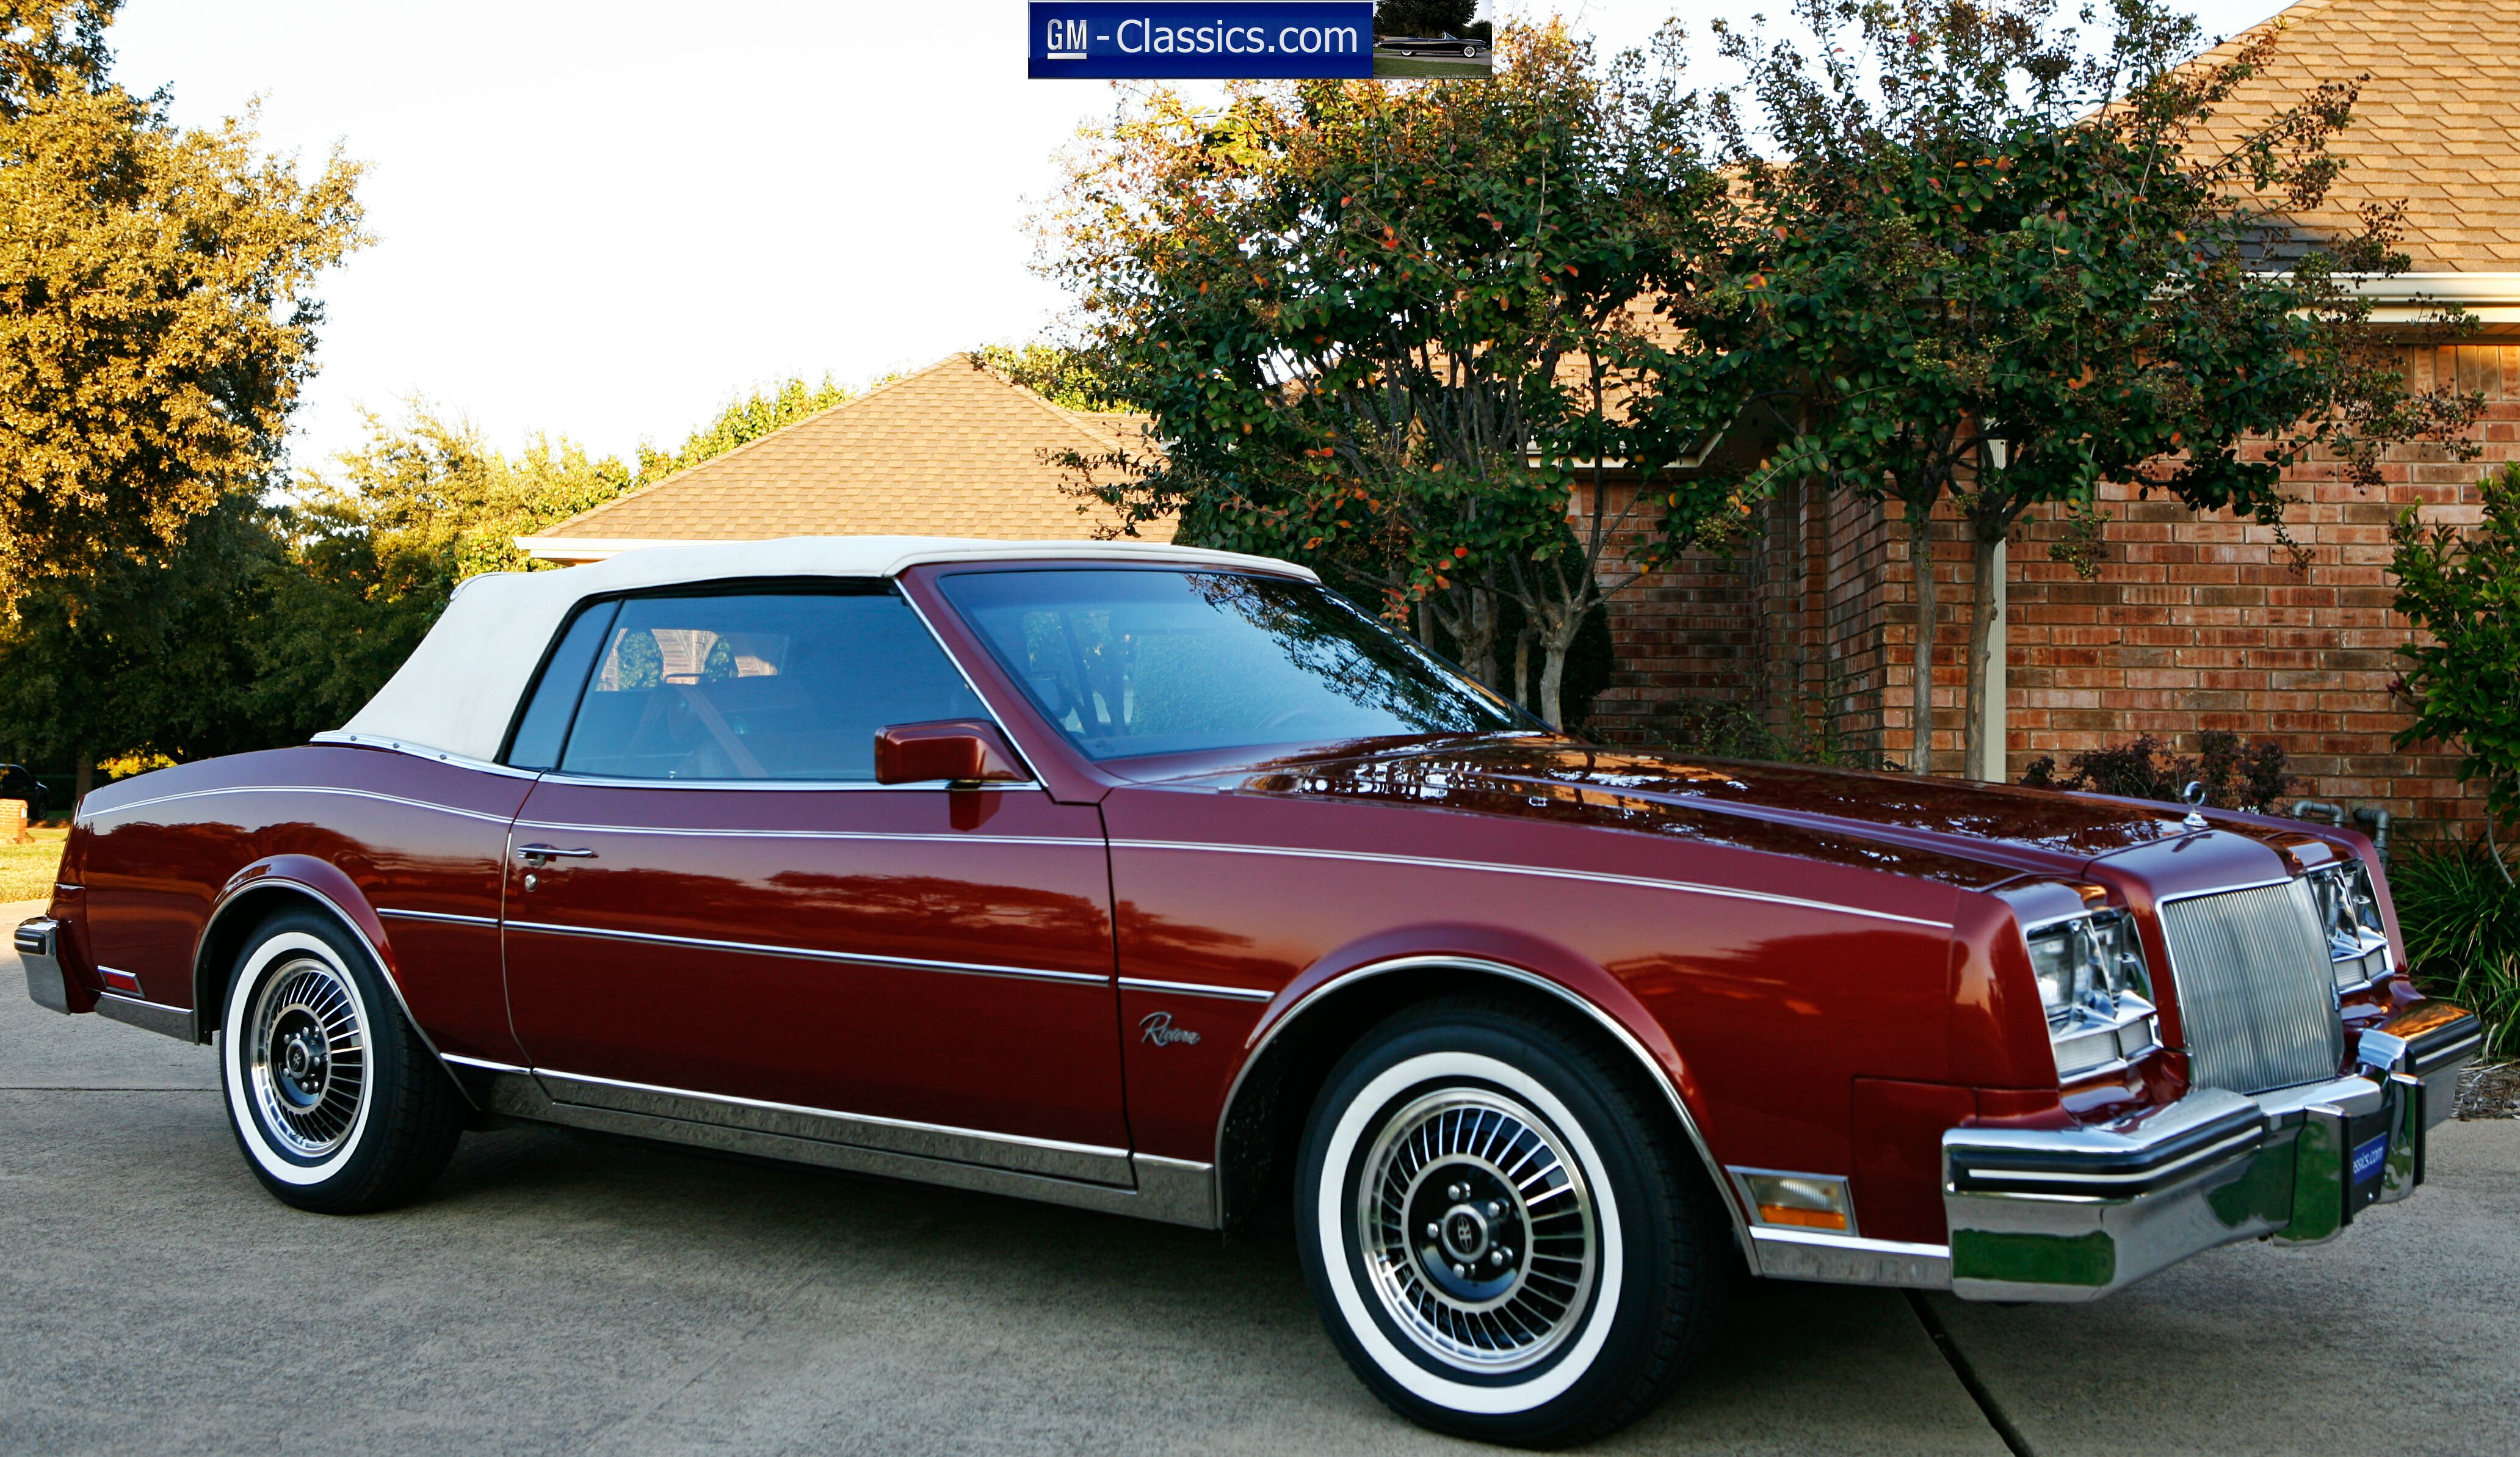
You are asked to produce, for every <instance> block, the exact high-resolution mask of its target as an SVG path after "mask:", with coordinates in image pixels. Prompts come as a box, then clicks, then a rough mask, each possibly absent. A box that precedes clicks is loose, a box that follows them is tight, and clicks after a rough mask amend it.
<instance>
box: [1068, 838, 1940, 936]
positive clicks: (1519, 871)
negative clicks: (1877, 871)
mask: <svg viewBox="0 0 2520 1457" xmlns="http://www.w3.org/2000/svg"><path fill="white" fill-rule="evenodd" d="M1111 848H1112V849H1114V850H1203V851H1206V852H1208V853H1211V854H1219V855H1282V856H1286V857H1289V858H1293V859H1302V860H1350V861H1360V862H1363V863H1365V864H1369V865H1406V866H1410V867H1413V868H1417V869H1425V870H1477V871H1486V872H1488V873H1490V874H1492V875H1523V876H1535V877H1538V878H1540V879H1543V880H1556V881H1582V882H1588V883H1591V884H1594V885H1602V886H1629V887H1634V888H1638V889H1643V890H1677V891H1680V892H1682V893H1684V894H1692V895H1709V896H1715V897H1718V898H1720V899H1725V900H1749V901H1757V902H1759V903H1761V904H1765V905H1784V906H1793V907H1795V908H1797V909H1800V910H1808V911H1822V912H1826V913H1829V914H1832V915H1840V916H1857V917H1862V918H1864V919H1867V920H1872V921H1891V922H1896V923H1898V924H1899V925H1902V926H1921V927H1924V928H1926V929H1928V930H1931V931H1944V932H1948V931H1950V930H1951V929H1952V924H1951V923H1950V922H1948V921H1928V920H1926V919H1924V918H1922V917H1920V916H1902V915H1898V914H1895V913H1893V912H1890V911H1869V910H1865V909H1864V908H1862V907H1860V906H1850V905H1838V904H1834V903H1832V902H1829V901H1824V900H1805V899H1803V898H1802V897H1800V896H1795V895H1778V894H1775V893H1773V892H1770V891H1765V890H1742V889H1737V888H1733V887H1729V886H1708V885H1701V884H1699V883H1697V882H1694V881H1665V880H1655V879H1651V878H1648V877H1644V876H1633V875H1613V874H1610V873H1608V872H1603V871H1589V870H1556V869H1553V868H1551V867H1548V866H1545V865H1499V864H1496V863H1493V862H1490V861H1483V860H1444V859H1436V858H1434V857H1431V856H1426V855H1397V854H1379V853H1373V852H1369V851H1365V850H1324V849H1296V848H1292V847H1289V846H1283V845H1247V844H1208V843H1203V842H1195V841H1181V840H1114V841H1112V842H1111Z"/></svg>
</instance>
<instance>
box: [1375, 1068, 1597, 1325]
mask: <svg viewBox="0 0 2520 1457" xmlns="http://www.w3.org/2000/svg"><path fill="white" fill-rule="evenodd" d="M1561 1145H1562V1140H1561V1139H1560V1138H1559V1136H1558V1135H1557V1134H1556V1133H1555V1132H1553V1130H1552V1129H1551V1128H1550V1126H1549V1124H1548V1123H1547V1122H1546V1121H1545V1120H1543V1119H1542V1118H1541V1117H1540V1116H1538V1115H1537V1114H1535V1113H1533V1112H1532V1111H1531V1110H1530V1109H1528V1108H1526V1107H1524V1106H1523V1105H1522V1104H1520V1103H1518V1102H1516V1101H1514V1100H1513V1099H1512V1098H1510V1097H1508V1096H1506V1095H1505V1094H1502V1093H1499V1092H1496V1091H1493V1090H1491V1089H1488V1088H1468V1087H1455V1088H1446V1089H1443V1090H1441V1091H1438V1092H1433V1093H1429V1094H1426V1095H1424V1096H1422V1097H1420V1098H1418V1099H1417V1100H1416V1101H1414V1102H1412V1103H1410V1104H1409V1105H1408V1106H1406V1107H1404V1108H1403V1109H1401V1110H1400V1112H1399V1113H1398V1114H1396V1115H1395V1116H1393V1117H1392V1118H1391V1120H1390V1121H1389V1122H1388V1123H1386V1124H1384V1126H1383V1129H1382V1133H1381V1136H1380V1137H1378V1138H1377V1139H1375V1140H1374V1143H1373V1148H1372V1149H1371V1150H1370V1151H1369V1152H1368V1153H1367V1155H1366V1159H1365V1163H1364V1165H1363V1170H1362V1172H1361V1174H1360V1176H1359V1178H1358V1180H1357V1205H1356V1244H1357V1252H1358V1254H1359V1255H1360V1257H1361V1258H1362V1259H1363V1260H1364V1262H1365V1271H1366V1275H1367V1278H1368V1283H1370V1284H1371V1285H1372V1286H1373V1292H1374V1294H1375V1296H1376V1297H1378V1298H1380V1300H1381V1302H1382V1308H1383V1311H1384V1313H1385V1314H1387V1315H1388V1316H1389V1317H1390V1319H1391V1322H1392V1324H1393V1325H1395V1326H1397V1327H1399V1329H1400V1330H1401V1331H1402V1332H1404V1333H1406V1334H1407V1336H1408V1337H1409V1339H1410V1340H1411V1341H1412V1342H1414V1343H1417V1345H1418V1348H1419V1349H1421V1350H1423V1351H1425V1352H1426V1353H1427V1354H1429V1355H1431V1356H1433V1357H1435V1358H1436V1359H1437V1360H1439V1361H1441V1362H1443V1363H1444V1364H1446V1365H1448V1366H1451V1367H1454V1368H1455V1369H1457V1370H1462V1371H1466V1372H1474V1373H1480V1374H1503V1373H1507V1372H1512V1371H1518V1370H1521V1369H1523V1368H1524V1367H1527V1366H1530V1365H1532V1364H1534V1363H1536V1362H1539V1361H1541V1360H1543V1359H1545V1358H1547V1357H1548V1356H1549V1355H1550V1353H1551V1352H1553V1351H1554V1350H1556V1349H1557V1347H1558V1346H1559V1345H1561V1344H1562V1343H1564V1342H1565V1341H1566V1340H1567V1338H1568V1337H1570V1336H1572V1335H1573V1334H1574V1333H1575V1332H1576V1331H1577V1330H1579V1329H1580V1328H1581V1327H1582V1326H1583V1324H1584V1315H1585V1310H1586V1307H1587V1304H1588V1302H1589V1301H1590V1299H1591V1297H1592V1295H1593V1289H1594V1285H1595V1282H1596V1280H1597V1278H1598V1274H1599V1263H1600V1231H1599V1227H1598V1221H1597V1220H1596V1218H1595V1215H1594V1209H1593V1195H1592V1190H1591V1187H1590V1186H1589V1185H1588V1184H1587V1183H1586V1182H1585V1178H1584V1171H1583V1169H1582V1168H1580V1167H1579V1166H1577V1165H1576V1163H1575V1162H1574V1161H1572V1160H1571V1159H1569V1158H1568V1157H1567V1156H1566V1154H1565V1152H1564V1150H1563V1148H1562V1146H1561Z"/></svg>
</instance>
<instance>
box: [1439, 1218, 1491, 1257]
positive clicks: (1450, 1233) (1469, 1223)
mask: <svg viewBox="0 0 2520 1457" xmlns="http://www.w3.org/2000/svg"><path fill="white" fill-rule="evenodd" d="M1444 1252H1445V1253H1447V1254H1450V1255H1451V1256H1453V1258H1455V1259H1458V1260H1462V1261H1463V1262H1464V1263H1466V1262H1468V1261H1470V1260H1474V1259H1477V1258H1478V1257H1479V1256H1481V1255H1483V1254H1485V1253H1487V1252H1488V1216H1487V1215H1486V1214H1484V1213H1481V1212H1480V1211H1479V1210H1477V1209H1474V1208H1472V1207H1469V1206H1468V1205H1465V1204H1462V1205H1455V1206H1453V1207H1451V1208H1449V1209H1446V1210H1445V1211H1444Z"/></svg>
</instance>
